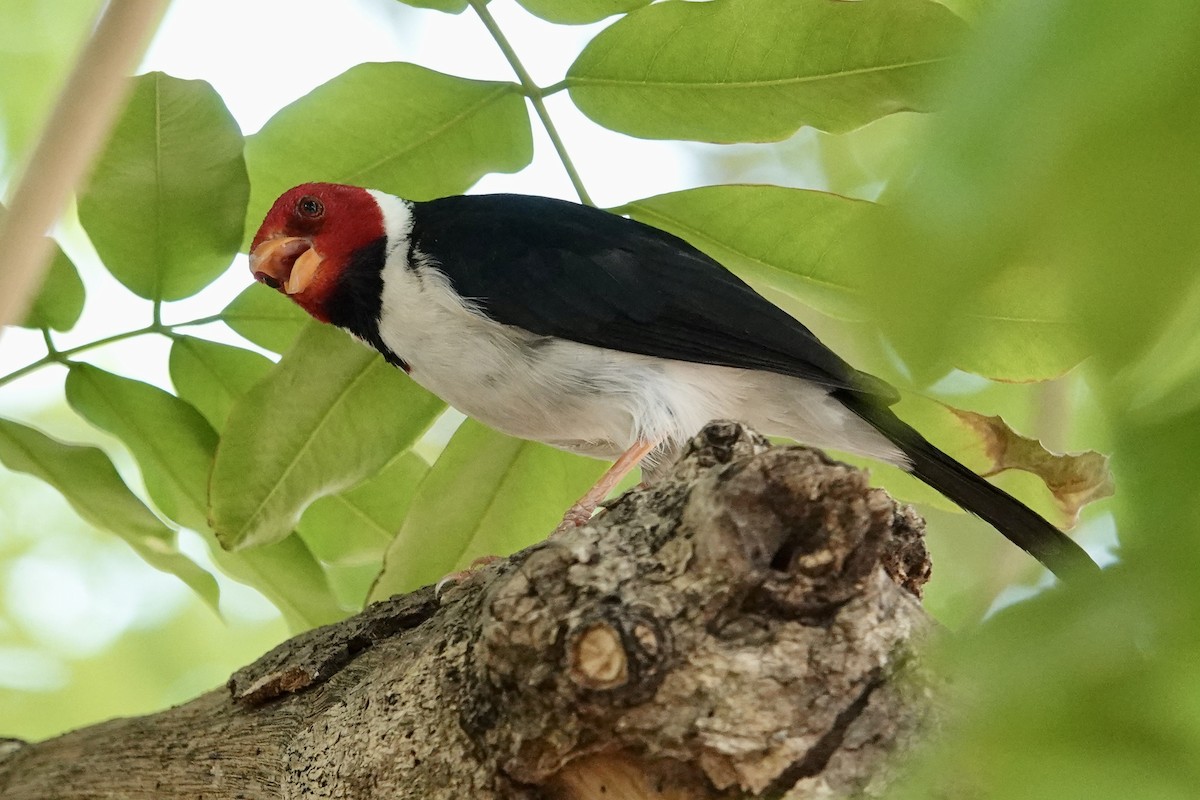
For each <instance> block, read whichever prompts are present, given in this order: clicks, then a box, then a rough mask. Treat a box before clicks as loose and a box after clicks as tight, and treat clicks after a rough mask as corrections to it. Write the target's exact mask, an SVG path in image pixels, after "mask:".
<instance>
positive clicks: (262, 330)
mask: <svg viewBox="0 0 1200 800" xmlns="http://www.w3.org/2000/svg"><path fill="white" fill-rule="evenodd" d="M221 319H222V321H224V323H225V324H226V325H228V326H229V327H230V328H232V329H233V330H234V332H235V333H237V334H239V335H241V336H244V337H245V338H246V339H248V340H250V341H251V342H254V344H256V345H258V346H259V347H262V348H265V349H267V350H272V351H274V352H276V353H282V352H283V351H284V350H287V349H288V348H289V347H291V346H292V343H293V342H295V341H296V337H297V336H299V335H300V331H302V330H303V329H304V326H305V325H307V324H308V323H309V321H310V320H311V317H309V316H308V314H305V313H304V310H303V309H301V308H300V306H298V305H296V304H295V303H293V302H292V301H291V300H290V299H288V298H287V297H284V296H283V295H282V294H280V293H279V292H277V291H275V290H273V289H268V288H267V287H266V286H263V285H262V284H260V283H252V284H250V285H249V286H247V287H246V288H245V289H243V290H242V292H241V294H239V295H238V296H237V297H235V298H233V300H232V301H231V302H230V303H229V305H227V306H225V309H224V310H223V311H222V312H221Z"/></svg>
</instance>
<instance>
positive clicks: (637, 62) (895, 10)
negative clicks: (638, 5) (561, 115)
mask: <svg viewBox="0 0 1200 800" xmlns="http://www.w3.org/2000/svg"><path fill="white" fill-rule="evenodd" d="M965 32H966V26H965V25H964V24H963V23H962V21H961V20H960V19H958V18H957V17H955V16H954V15H953V14H952V13H951V12H950V11H948V10H947V9H946V8H945V7H944V6H942V5H939V4H938V3H935V2H932V0H888V1H887V2H878V1H875V0H873V1H872V2H856V3H844V2H843V3H838V2H830V0H789V1H788V2H779V0H713V1H712V2H707V3H695V2H680V1H679V0H669V1H668V2H664V3H655V4H653V5H650V6H647V7H645V8H643V9H641V10H639V11H635V12H633V13H632V14H630V15H629V16H627V17H625V18H624V19H621V20H618V21H617V22H616V23H614V24H613V25H612V26H611V27H609V28H607V29H605V30H604V31H603V32H601V33H600V34H599V35H597V36H596V38H594V39H593V40H592V41H591V42H590V43H589V44H588V46H587V47H586V48H585V49H584V51H583V53H581V54H580V56H579V58H578V59H577V60H576V61H575V63H574V64H573V65H572V66H571V68H570V70H569V71H568V73H567V83H568V87H569V88H570V91H571V99H572V100H574V101H575V104H576V105H577V106H579V109H580V110H581V111H583V113H584V114H586V115H587V116H588V117H590V118H591V119H593V120H595V121H596V122H598V123H599V124H601V125H604V126H605V127H608V128H611V129H613V130H616V131H620V132H622V133H628V134H630V135H632V136H641V137H644V138H648V139H694V140H700V141H710V142H766V141H778V140H780V139H785V138H787V137H788V136H791V135H792V134H793V133H795V131H796V130H797V129H798V128H800V126H802V125H811V126H813V127H815V128H820V129H821V130H825V131H831V132H834V133H841V132H845V131H849V130H852V129H854V128H857V127H859V126H861V125H865V124H866V123H868V122H870V121H871V120H873V119H877V118H879V117H882V116H885V115H887V114H893V113H895V112H897V111H928V110H930V109H931V108H932V107H933V105H934V95H933V91H932V80H931V79H932V78H933V77H934V76H935V74H936V72H937V70H938V65H939V63H940V62H942V61H945V60H946V59H947V58H948V57H949V56H950V55H951V54H952V53H953V52H954V50H955V48H956V46H957V45H958V43H959V41H960V40H961V39H962V38H963V35H964V34H965Z"/></svg>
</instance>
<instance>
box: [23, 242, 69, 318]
mask: <svg viewBox="0 0 1200 800" xmlns="http://www.w3.org/2000/svg"><path fill="white" fill-rule="evenodd" d="M83 300H84V291H83V281H81V280H80V279H79V271H78V270H76V269H75V265H74V264H73V263H72V262H71V259H69V258H67V254H66V253H64V252H63V251H62V249H61V248H60V247H59V246H58V245H57V244H56V245H54V256H53V258H52V259H51V261H50V269H49V271H47V273H46V280H45V282H44V283H43V284H42V289H41V291H40V292H38V295H37V297H35V298H34V300H33V304H32V305H31V306H30V308H29V313H28V314H26V315H25V319H24V320H23V321H22V322H21V323H20V325H21V327H23V328H52V329H54V330H56V331H69V330H70V329H71V328H73V327H75V323H76V322H78V321H79V315H80V314H82V313H83Z"/></svg>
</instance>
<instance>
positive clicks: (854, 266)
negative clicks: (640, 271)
mask: <svg viewBox="0 0 1200 800" xmlns="http://www.w3.org/2000/svg"><path fill="white" fill-rule="evenodd" d="M616 211H617V212H619V213H625V214H629V216H631V217H633V218H634V219H637V220H640V221H642V222H645V223H648V224H650V225H654V226H655V227H658V228H662V229H663V230H666V231H670V232H671V233H674V234H676V235H677V236H681V237H682V238H684V239H687V240H688V241H689V242H691V243H692V244H694V245H695V246H696V247H698V248H700V249H701V250H703V251H704V252H706V253H707V254H708V255H710V256H712V257H713V258H715V259H716V260H717V261H720V262H721V263H722V264H724V265H725V266H727V267H729V268H730V269H733V270H735V271H736V272H738V273H739V274H741V275H742V277H744V278H748V279H750V280H756V281H761V282H762V283H764V284H766V285H768V286H772V287H774V288H777V289H780V290H781V291H784V292H787V293H789V294H792V295H795V296H796V297H797V298H799V299H800V300H802V301H803V302H805V303H806V304H808V305H811V306H813V307H814V308H818V309H821V310H823V311H826V312H828V313H834V314H839V315H842V316H846V315H853V311H854V310H855V308H856V306H857V303H858V299H857V298H858V296H859V295H860V294H861V293H862V291H863V288H864V286H865V284H867V283H868V282H869V281H870V280H871V278H872V276H873V274H874V273H875V272H876V271H877V270H878V266H877V262H876V259H875V251H874V250H873V249H871V248H870V247H869V246H868V245H865V244H864V243H863V239H864V238H865V237H864V235H863V232H864V231H865V230H867V229H869V228H871V227H872V226H874V225H875V224H876V223H877V221H878V218H879V216H880V215H881V214H883V213H885V212H884V211H883V210H882V209H881V208H880V207H879V206H877V205H875V204H874V203H868V202H866V201H863V200H852V199H850V198H848V197H842V196H840V195H835V194H828V193H826V192H814V191H809V190H805V189H785V188H783V187H779V186H749V185H727V186H705V187H701V188H699V189H688V190H686V191H682V192H671V193H670V194H661V195H657V196H655V197H648V198H646V199H644V200H635V201H634V202H632V203H629V204H628V205H625V206H622V207H621V208H619V209H616Z"/></svg>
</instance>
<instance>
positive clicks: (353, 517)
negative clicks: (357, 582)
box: [297, 451, 429, 572]
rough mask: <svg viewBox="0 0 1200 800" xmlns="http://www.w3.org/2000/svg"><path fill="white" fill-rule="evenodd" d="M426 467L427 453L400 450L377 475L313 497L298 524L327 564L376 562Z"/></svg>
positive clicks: (342, 564)
mask: <svg viewBox="0 0 1200 800" xmlns="http://www.w3.org/2000/svg"><path fill="white" fill-rule="evenodd" d="M428 471H429V464H428V463H426V462H425V459H423V458H421V457H420V456H418V455H417V454H416V453H413V452H407V451H406V452H404V453H401V454H400V455H399V456H397V457H396V458H394V459H392V461H391V463H390V464H387V465H386V466H385V467H383V469H381V470H380V471H379V473H378V474H377V475H375V477H373V478H370V479H369V480H367V481H365V482H364V483H361V484H359V485H358V486H355V487H354V488H353V489H349V490H347V491H344V492H342V493H340V494H335V495H330V496H329V497H322V498H321V499H320V500H317V501H316V502H315V503H313V504H312V505H311V506H309V507H308V510H307V511H305V512H304V516H303V517H301V518H300V525H299V526H298V527H297V530H298V531H299V533H300V535H301V536H302V537H304V541H305V542H307V543H308V545H309V546H310V547H311V548H312V549H313V552H315V553H316V554H317V556H318V557H319V558H320V559H321V560H322V561H324V562H325V563H326V564H331V565H335V566H360V565H363V564H371V563H374V564H376V566H377V567H378V565H379V564H380V563H381V562H382V561H383V553H384V551H385V550H386V549H387V546H388V544H389V543H390V542H391V541H392V538H393V537H394V536H395V535H396V532H397V531H398V530H400V524H401V523H402V522H404V516H405V515H406V514H407V513H408V507H409V505H410V504H411V503H412V499H413V496H414V495H415V494H416V492H417V486H418V485H419V484H420V483H421V480H422V479H423V478H424V477H425V473H427V472H428ZM376 572H378V569H376Z"/></svg>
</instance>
